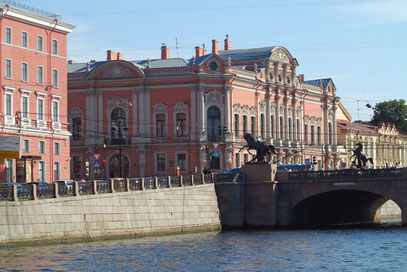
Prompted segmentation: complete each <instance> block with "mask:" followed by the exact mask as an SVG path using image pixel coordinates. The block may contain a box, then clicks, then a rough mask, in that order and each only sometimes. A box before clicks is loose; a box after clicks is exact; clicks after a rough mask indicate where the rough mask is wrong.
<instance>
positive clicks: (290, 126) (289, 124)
mask: <svg viewBox="0 0 407 272" xmlns="http://www.w3.org/2000/svg"><path fill="white" fill-rule="evenodd" d="M292 126H293V124H292V122H291V118H288V140H291V133H292Z"/></svg>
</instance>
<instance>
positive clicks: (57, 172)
mask: <svg viewBox="0 0 407 272" xmlns="http://www.w3.org/2000/svg"><path fill="white" fill-rule="evenodd" d="M60 176H61V168H60V164H59V162H54V180H59V179H60Z"/></svg>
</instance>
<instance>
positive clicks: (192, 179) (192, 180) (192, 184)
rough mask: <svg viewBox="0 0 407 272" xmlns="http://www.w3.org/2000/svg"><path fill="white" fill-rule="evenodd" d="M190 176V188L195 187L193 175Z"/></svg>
mask: <svg viewBox="0 0 407 272" xmlns="http://www.w3.org/2000/svg"><path fill="white" fill-rule="evenodd" d="M190 176H191V186H194V185H195V183H194V175H190Z"/></svg>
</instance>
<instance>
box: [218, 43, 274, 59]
mask: <svg viewBox="0 0 407 272" xmlns="http://www.w3.org/2000/svg"><path fill="white" fill-rule="evenodd" d="M275 47H276V46H270V47H261V48H250V49H235V50H220V51H219V52H218V55H219V56H220V57H221V58H222V59H223V60H225V61H227V60H228V58H229V57H230V59H231V60H232V61H240V60H252V59H262V58H269V57H270V56H271V53H272V52H271V51H272V50H273V49H274V48H275Z"/></svg>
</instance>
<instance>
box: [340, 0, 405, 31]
mask: <svg viewBox="0 0 407 272" xmlns="http://www.w3.org/2000/svg"><path fill="white" fill-rule="evenodd" d="M344 12H345V13H346V14H347V15H351V16H352V17H355V18H356V21H357V22H358V23H360V24H366V25H371V24H393V23H401V22H407V2H406V1H404V0H386V1H370V2H366V3H356V4H355V3H353V4H349V5H346V6H345V7H344Z"/></svg>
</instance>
